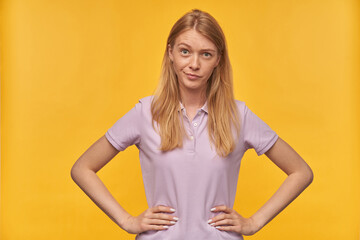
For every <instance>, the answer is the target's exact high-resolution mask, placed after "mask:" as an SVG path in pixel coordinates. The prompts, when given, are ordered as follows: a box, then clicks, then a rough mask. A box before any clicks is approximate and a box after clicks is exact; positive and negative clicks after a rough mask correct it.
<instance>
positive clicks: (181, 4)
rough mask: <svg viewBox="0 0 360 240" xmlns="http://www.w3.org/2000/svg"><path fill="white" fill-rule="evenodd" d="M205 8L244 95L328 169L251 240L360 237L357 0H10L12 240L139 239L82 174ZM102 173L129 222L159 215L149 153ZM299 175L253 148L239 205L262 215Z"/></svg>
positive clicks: (6, 141) (4, 98)
mask: <svg viewBox="0 0 360 240" xmlns="http://www.w3.org/2000/svg"><path fill="white" fill-rule="evenodd" d="M192 8H200V9H202V10H204V11H207V12H209V13H210V14H212V15H213V16H214V17H215V18H216V19H217V20H218V21H219V23H220V25H221V26H222V27H223V30H224V32H225V35H226V37H227V41H228V46H229V52H230V60H231V63H232V66H233V69H234V86H235V94H236V99H239V100H242V101H245V102H246V103H247V105H248V106H249V108H250V109H251V110H252V111H253V112H255V113H256V114H257V115H258V116H259V117H260V118H261V119H263V120H264V121H265V122H266V123H267V124H268V125H269V126H270V127H271V128H272V129H273V130H275V131H276V132H277V133H278V134H279V136H280V137H282V138H283V139H284V140H285V141H287V142H288V143H289V144H290V145H291V146H292V147H293V148H294V149H295V150H296V151H297V152H298V153H299V154H300V155H301V156H302V157H303V158H304V159H305V160H306V161H307V163H308V164H309V165H310V166H311V168H312V169H313V171H314V181H313V183H312V184H311V185H310V186H309V188H308V189H306V190H305V191H304V192H303V193H302V194H301V195H300V196H299V197H298V198H297V199H296V200H295V201H294V202H293V203H291V204H290V205H289V206H288V207H287V208H286V209H285V210H284V211H283V212H281V213H280V214H279V215H278V216H277V217H276V218H275V219H273V220H272V221H271V222H270V223H269V224H268V225H266V226H265V227H264V228H263V229H262V230H261V231H260V232H258V233H256V234H255V235H253V236H249V237H245V239H253V240H255V239H256V240H260V239H261V240H264V239H274V240H275V239H276V240H289V239H292V240H296V239H301V240H303V239H316V240H321V239H326V240H332V239H334V240H335V239H336V240H338V239H344V240H350V239H351V240H353V239H354V240H355V239H359V223H360V220H359V216H360V209H359V202H360V197H359V189H360V184H359V173H360V164H359V155H360V154H359V136H360V134H359V133H360V128H359V122H360V121H359V105H360V101H359V100H360V97H359V90H360V86H359V75H360V74H359V63H360V49H359V44H360V41H359V29H360V28H359V22H360V14H359V2H358V1H350V0H337V1H335V0H302V1H289V0H275V1H273V0H255V1H253V0H247V1H226V0H223V1H218V0H211V1H210V0H206V1H205V0H204V1H196V0H191V1H188V0H183V1H178V2H172V1H168V0H161V1H160V0H159V1H147V0H140V1H115V0H113V1H110V0H98V1H94V0H81V1H74V0H55V1H54V0H48V1H45V0H23V1H20V0H3V1H2V2H1V12H0V14H1V15H0V16H1V229H0V232H1V234H0V237H1V239H4V240H17V239H36V240H41V239H53V240H55V239H61V240H62V239H68V240H69V239H87V240H90V239H134V237H135V235H129V234H127V233H126V232H125V231H123V230H122V229H120V228H119V227H118V226H117V225H115V224H114V223H113V222H112V221H111V220H110V218H108V217H107V216H106V215H105V214H104V213H103V212H102V211H101V210H100V209H99V208H98V207H97V206H96V205H95V204H94V203H93V202H92V201H91V200H90V198H88V197H87V196H86V195H85V194H84V193H83V192H82V191H81V189H80V188H79V187H78V186H77V185H76V184H75V183H74V182H73V181H72V179H71V177H70V169H71V167H72V165H73V164H74V162H75V161H76V160H77V159H78V157H80V155H81V154H82V153H83V152H84V151H85V150H86V149H87V148H88V147H90V145H91V144H93V143H94V142H95V141H96V140H97V139H98V138H100V137H101V136H102V135H104V134H105V132H106V131H107V129H108V128H110V127H111V126H112V125H113V124H114V123H115V122H116V120H117V119H119V118H120V117H121V116H123V115H124V114H125V113H126V112H127V111H129V110H130V109H131V108H132V107H133V106H134V105H135V104H136V103H137V101H138V99H140V98H142V97H145V96H148V95H151V94H152V93H153V90H154V88H155V86H156V84H157V82H158V76H159V74H160V64H161V60H162V56H163V52H164V50H165V45H166V38H167V36H168V33H169V31H170V29H171V26H172V25H173V24H174V23H175V21H176V20H177V19H178V18H180V17H181V16H182V15H183V14H184V13H185V12H187V11H189V10H191V9H192ZM98 175H99V176H100V178H101V179H102V180H103V181H104V183H105V185H106V186H107V187H108V189H109V190H110V192H111V193H112V194H113V195H114V197H115V198H116V199H117V200H118V201H119V203H120V204H121V205H122V206H123V207H124V208H125V209H126V210H127V211H128V212H129V213H131V214H132V215H138V214H140V213H141V212H143V211H144V210H145V209H146V208H147V204H146V198H145V193H144V187H143V182H142V175H141V169H140V163H139V159H138V151H137V149H136V147H135V146H131V147H129V148H128V149H127V150H126V151H124V152H121V153H119V154H118V155H117V156H116V157H115V158H114V159H113V160H112V161H111V162H110V163H109V164H108V165H107V166H105V167H104V168H103V169H102V170H100V171H99V172H98ZM285 177H286V175H285V174H284V173H283V172H282V171H281V170H280V169H279V168H277V167H276V166H275V165H274V164H272V163H271V161H270V160H268V158H267V157H266V156H265V155H263V156H261V157H258V156H257V155H256V153H255V152H254V150H250V151H248V152H247V153H246V154H245V156H244V158H243V162H242V166H241V170H240V177H239V182H238V191H237V195H236V201H235V202H236V203H235V206H234V208H235V209H236V210H237V211H238V212H239V213H240V214H242V215H244V216H245V217H250V216H251V215H252V214H253V213H254V212H256V210H257V209H259V208H260V207H261V205H262V204H264V203H265V202H266V200H268V198H269V197H270V196H271V195H272V194H273V193H274V192H275V191H276V189H277V188H278V187H279V186H280V184H281V183H282V181H283V180H284V179H285Z"/></svg>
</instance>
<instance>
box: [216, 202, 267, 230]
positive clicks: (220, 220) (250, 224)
mask: <svg viewBox="0 0 360 240" xmlns="http://www.w3.org/2000/svg"><path fill="white" fill-rule="evenodd" d="M212 212H225V214H219V215H217V216H215V217H213V218H211V221H210V219H209V221H210V222H209V224H210V225H212V226H213V227H217V229H219V230H224V231H232V232H236V233H239V234H242V235H247V236H249V235H253V234H255V233H256V232H257V231H259V230H260V227H259V226H258V225H257V224H256V223H255V221H254V219H252V218H244V217H243V216H241V215H240V214H239V213H237V212H236V211H235V210H234V209H231V208H229V207H227V206H225V205H222V206H217V207H216V208H215V210H213V211H212Z"/></svg>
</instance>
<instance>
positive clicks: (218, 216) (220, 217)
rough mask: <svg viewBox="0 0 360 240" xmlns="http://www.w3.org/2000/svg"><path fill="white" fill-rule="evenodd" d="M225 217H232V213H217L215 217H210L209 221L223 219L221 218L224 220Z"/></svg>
mask: <svg viewBox="0 0 360 240" xmlns="http://www.w3.org/2000/svg"><path fill="white" fill-rule="evenodd" d="M223 219H232V216H231V215H230V214H224V213H223V214H219V215H217V216H215V217H213V218H210V219H209V220H208V223H210V224H211V223H214V222H218V221H221V220H223Z"/></svg>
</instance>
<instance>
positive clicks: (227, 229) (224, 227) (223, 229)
mask: <svg viewBox="0 0 360 240" xmlns="http://www.w3.org/2000/svg"><path fill="white" fill-rule="evenodd" d="M215 228H217V229H219V230H222V231H232V232H236V227H235V226H216V227H215Z"/></svg>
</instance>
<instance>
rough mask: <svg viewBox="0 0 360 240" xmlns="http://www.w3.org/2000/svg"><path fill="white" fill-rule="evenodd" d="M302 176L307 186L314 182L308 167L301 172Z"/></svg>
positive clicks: (312, 173) (312, 174)
mask: <svg viewBox="0 0 360 240" xmlns="http://www.w3.org/2000/svg"><path fill="white" fill-rule="evenodd" d="M303 176H304V180H305V182H306V185H307V186H309V185H310V184H311V183H312V182H313V180H314V172H313V171H312V169H311V168H310V167H309V166H308V167H307V168H306V170H305V171H304V172H303Z"/></svg>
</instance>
